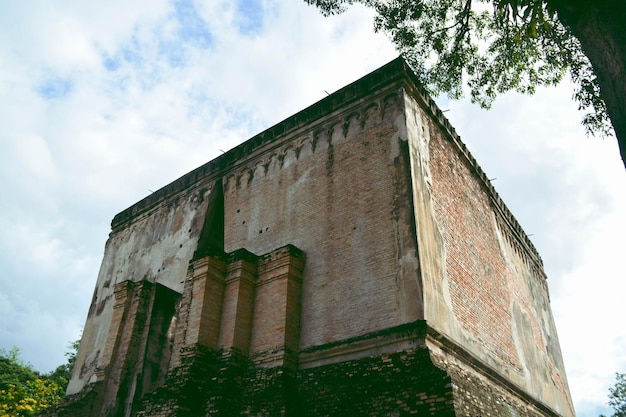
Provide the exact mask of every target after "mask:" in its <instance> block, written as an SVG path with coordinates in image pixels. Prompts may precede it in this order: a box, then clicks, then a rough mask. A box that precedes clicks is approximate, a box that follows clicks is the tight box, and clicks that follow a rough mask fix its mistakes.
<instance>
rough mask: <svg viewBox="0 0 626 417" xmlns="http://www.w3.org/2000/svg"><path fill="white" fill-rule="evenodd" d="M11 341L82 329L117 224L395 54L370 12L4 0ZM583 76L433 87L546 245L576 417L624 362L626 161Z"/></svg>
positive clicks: (2, 282) (39, 355)
mask: <svg viewBox="0 0 626 417" xmlns="http://www.w3.org/2000/svg"><path fill="white" fill-rule="evenodd" d="M0 28H2V29H0V175H1V179H2V188H1V190H0V213H1V216H0V267H1V272H0V274H1V275H0V348H4V349H9V348H11V347H12V346H17V347H19V348H20V349H21V351H22V358H23V359H24V360H26V361H28V362H30V363H32V365H33V366H34V367H35V368H36V369H38V370H41V371H50V370H52V369H54V368H55V367H56V366H57V365H59V364H61V363H63V362H64V361H65V358H64V352H65V351H66V350H67V345H68V343H69V342H70V341H73V340H76V339H77V338H78V337H79V336H80V331H81V329H82V327H83V325H84V321H85V318H86V315H87V309H88V307H89V303H90V300H91V295H92V292H93V288H94V285H95V280H96V277H97V274H98V269H99V265H100V261H101V258H102V255H103V250H104V243H105V241H106V239H107V236H108V233H109V231H110V221H111V219H112V218H113V216H114V215H115V214H116V213H118V212H120V211H121V210H123V209H125V208H126V207H128V206H130V205H131V204H133V203H134V202H136V201H138V200H139V199H141V198H143V197H145V196H146V195H148V194H150V192H151V191H154V190H156V189H158V188H160V187H162V186H164V185H166V184H167V183H169V182H171V181H172V180H174V179H176V178H178V177H179V176H181V175H183V174H185V173H186V172H188V171H190V170H191V169H193V168H195V167H197V166H199V165H201V164H203V163H204V162H207V161H209V160H211V159H213V158H215V157H216V156H218V155H220V154H221V153H222V151H225V150H228V149H230V148H232V147H234V146H236V145H238V144H239V143H241V142H243V141H244V140H246V139H248V138H249V137H251V136H252V135H254V134H255V133H258V132H260V131H261V130H263V129H265V128H267V127H269V126H271V125H273V124H274V123H276V122H278V121H280V120H282V119H284V118H285V117H287V116H289V115H291V114H293V113H296V112H297V111H299V110H301V109H303V108H304V107H306V106H308V105H310V104H312V103H313V102H315V101H317V100H319V99H321V98H323V97H324V96H325V95H326V93H325V91H328V92H332V91H335V90H337V89H338V88H341V87H342V86H344V85H345V84H348V83H350V82H352V81H354V80H356V79H357V78H359V77H361V76H363V75H365V74H367V73H368V72H370V71H371V70H373V69H375V68H377V67H379V66H381V65H383V64H385V63H386V62H388V61H389V60H391V59H393V58H395V57H396V55H397V54H396V52H395V50H394V48H393V45H391V44H390V42H389V41H388V40H387V39H386V37H385V36H384V35H375V34H373V31H372V15H371V14H370V13H369V12H368V11H367V10H365V9H361V8H353V9H352V10H351V11H350V12H349V13H347V14H345V15H342V16H338V17H333V18H324V17H322V16H320V15H319V14H318V12H317V11H316V10H315V9H314V8H312V7H309V6H307V5H306V4H304V2H301V1H298V0H295V1H294V0H264V1H261V0H243V1H232V0H229V1H219V0H204V1H196V2H194V1H193V0H182V1H169V0H134V1H132V2H129V1H126V0H123V1H122V0H109V1H106V2H85V1H81V0H74V1H70V0H67V1H61V0H59V1H45V0H41V1H24V0H22V1H19V2H18V1H14V2H8V1H4V2H1V3H0ZM571 95H572V89H571V86H569V85H567V84H563V85H561V86H559V87H558V88H552V89H549V90H540V91H539V92H538V93H537V95H535V96H533V97H524V96H519V95H515V94H508V95H505V96H502V97H500V98H499V99H498V100H497V101H496V103H495V105H494V107H493V108H492V109H491V110H489V111H485V110H481V109H479V108H477V107H476V106H473V105H471V104H470V103H469V102H468V101H463V100H462V101H454V102H452V101H448V100H447V99H445V98H440V99H438V102H439V104H440V106H441V107H442V109H444V110H447V111H446V113H445V114H446V116H448V118H449V119H450V120H451V122H452V124H453V125H454V126H455V128H456V130H457V132H458V133H459V134H460V135H461V138H462V139H463V141H464V142H465V143H466V144H467V145H468V147H469V149H470V151H471V152H472V153H473V155H474V156H475V157H476V158H477V160H478V162H479V164H480V165H481V166H482V167H483V169H484V170H485V172H486V173H487V175H488V176H489V177H490V178H492V179H493V178H495V179H494V180H493V183H494V185H495V187H496V189H497V190H498V192H499V193H500V195H501V196H502V197H503V199H504V201H505V202H506V203H507V205H508V206H509V207H510V209H511V211H512V212H513V214H514V215H515V216H516V217H517V219H518V220H519V222H520V223H521V224H522V226H523V227H524V229H525V230H526V232H527V233H528V234H529V235H530V237H531V239H532V240H533V242H534V243H535V245H536V246H537V248H538V250H539V252H540V253H541V255H542V258H543V261H544V265H545V270H546V272H547V275H548V282H549V288H550V294H551V300H552V308H553V312H554V315H555V318H556V323H557V328H558V330H559V337H560V341H561V348H562V351H563V356H564V360H565V366H566V369H567V374H568V379H569V384H570V389H571V393H572V396H573V399H574V403H575V406H576V410H577V413H578V416H579V417H587V416H590V417H591V416H594V417H597V416H598V414H599V413H600V412H604V413H608V412H609V411H610V410H609V409H607V408H606V406H605V403H606V401H607V392H608V391H607V390H608V387H609V386H611V385H612V384H613V383H614V373H615V372H616V371H622V372H626V355H625V353H626V326H625V325H624V318H626V302H625V300H624V295H625V294H626V283H625V281H624V272H623V266H622V263H623V262H622V261H623V260H622V259H621V258H622V257H623V256H624V253H623V252H624V244H623V237H624V235H626V219H625V218H624V214H626V172H625V170H624V167H623V165H622V163H621V161H620V160H619V157H618V150H617V145H616V142H615V140H614V139H612V138H609V139H605V140H602V139H598V138H588V137H586V136H585V134H584V130H583V128H582V127H581V126H580V120H581V117H582V116H581V114H579V113H578V112H577V110H576V104H575V103H574V102H572V101H571Z"/></svg>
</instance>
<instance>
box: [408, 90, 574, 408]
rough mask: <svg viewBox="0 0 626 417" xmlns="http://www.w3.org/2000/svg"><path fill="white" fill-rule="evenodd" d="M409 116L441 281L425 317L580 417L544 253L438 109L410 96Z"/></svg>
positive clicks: (428, 289)
mask: <svg viewBox="0 0 626 417" xmlns="http://www.w3.org/2000/svg"><path fill="white" fill-rule="evenodd" d="M426 109H428V108H426ZM437 111H438V110H437ZM407 112H408V113H413V115H411V114H409V116H408V117H407V118H408V122H407V124H408V125H409V130H410V125H411V123H413V124H414V125H415V128H414V131H413V133H414V134H415V135H416V136H418V137H414V138H413V139H412V140H413V141H414V142H417V145H415V147H418V148H419V151H420V153H419V157H414V158H413V161H414V163H415V166H414V171H416V172H418V174H417V175H416V177H417V182H419V185H418V186H417V187H416V189H418V190H420V191H421V194H418V196H417V198H418V199H420V200H421V201H420V202H419V203H417V205H418V206H419V205H420V204H421V206H422V207H423V208H424V212H425V213H426V215H425V216H422V217H428V218H429V219H430V222H425V221H423V219H422V220H421V221H422V222H423V224H424V225H425V226H427V227H423V228H422V232H424V234H425V235H426V236H420V238H421V240H420V244H422V245H424V244H425V243H427V244H428V245H429V246H430V251H431V253H427V255H429V257H430V260H431V263H432V264H433V265H436V267H435V268H433V270H434V271H436V273H435V274H432V275H433V276H435V277H436V278H433V277H432V276H431V277H425V303H426V304H427V307H426V311H427V314H426V317H425V318H426V320H427V321H428V322H429V323H430V325H431V326H433V328H435V329H437V330H438V331H440V332H441V333H442V334H444V335H445V336H446V337H449V338H450V339H451V340H452V341H454V342H455V343H458V344H459V345H461V346H463V348H464V349H466V350H467V351H469V352H471V353H472V354H473V355H476V357H478V358H480V360H481V361H483V362H484V363H485V364H487V365H488V366H489V367H491V368H492V369H495V370H496V372H499V373H501V374H502V375H505V376H506V378H507V379H508V380H510V381H511V382H512V383H514V384H517V385H518V386H520V387H523V389H524V390H526V391H527V392H528V393H530V394H531V396H532V397H533V398H535V399H536V400H538V401H540V402H543V403H544V404H550V405H551V407H554V409H555V410H556V411H557V412H559V413H564V414H566V415H573V414H574V411H573V407H572V404H571V400H570V397H569V389H568V387H567V383H566V382H565V381H566V379H565V371H564V366H563V363H562V359H561V354H560V350H559V345H558V339H557V338H556V329H555V325H554V320H553V318H552V314H551V310H550V306H549V296H548V289H547V282H546V277H545V274H544V273H543V265H542V263H541V259H540V257H539V255H538V254H537V252H536V250H535V248H534V247H533V246H532V243H531V242H530V240H529V239H528V237H527V236H526V235H525V234H524V232H523V231H522V230H521V227H520V226H519V225H518V224H517V221H516V220H515V219H514V217H513V216H512V215H511V214H510V212H509V211H508V209H507V208H506V206H505V205H504V203H502V201H501V200H500V198H499V196H498V195H497V193H496V192H495V190H494V189H493V187H492V186H491V184H490V183H489V181H488V179H487V178H486V176H485V174H484V173H483V172H482V170H481V169H480V168H479V167H478V165H477V164H476V161H475V160H474V159H473V157H472V156H471V155H470V154H469V152H468V151H467V149H466V148H465V145H463V144H462V143H461V142H460V139H459V138H458V136H456V134H455V133H454V132H453V130H450V128H449V127H448V126H446V125H445V123H444V122H445V121H444V119H443V117H442V116H441V114H440V112H439V114H436V113H435V114H434V117H432V116H429V115H428V110H425V109H424V108H423V107H420V105H419V104H417V101H416V99H415V98H412V97H408V98H407ZM415 132H417V133H415ZM419 222H420V220H418V223H419ZM418 233H419V231H418ZM433 259H434V260H433ZM429 278H430V279H431V283H429V282H428V279H429ZM434 281H436V283H434ZM434 293H436V294H434ZM429 303H430V304H437V305H438V306H439V307H438V309H437V308H432V309H431V308H430V306H429ZM439 313H441V314H439Z"/></svg>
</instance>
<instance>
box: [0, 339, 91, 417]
mask: <svg viewBox="0 0 626 417" xmlns="http://www.w3.org/2000/svg"><path fill="white" fill-rule="evenodd" d="M79 343H80V342H79V341H76V342H73V343H72V344H71V345H70V348H71V350H70V351H69V352H67V353H66V354H65V356H66V357H67V358H68V360H67V362H66V363H65V364H63V365H59V366H58V367H57V368H56V369H55V370H54V371H52V372H50V373H49V374H40V373H39V372H37V371H35V370H34V369H33V367H32V366H31V365H30V364H28V363H25V362H24V361H22V360H21V359H20V352H19V349H17V348H15V347H14V348H12V349H10V350H9V351H5V350H4V349H0V417H23V416H24V417H30V416H34V415H35V414H37V412H38V411H40V410H41V409H43V408H47V407H50V406H52V405H54V404H57V403H58V402H59V401H60V400H61V398H62V397H63V395H64V394H65V389H66V387H67V383H68V382H69V378H70V375H71V372H72V368H73V366H74V361H75V359H76V352H77V350H78V344H79Z"/></svg>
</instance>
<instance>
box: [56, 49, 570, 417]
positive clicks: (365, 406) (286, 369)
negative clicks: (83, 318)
mask: <svg viewBox="0 0 626 417" xmlns="http://www.w3.org/2000/svg"><path fill="white" fill-rule="evenodd" d="M47 413H48V415H60V416H61V415H68V416H74V415H76V416H78V415H81V416H97V415H106V416H118V415H119V416H122V415H124V416H146V417H148V416H205V415H216V416H236V415H240V416H346V415H349V416H409V415H424V416H447V415H450V416H464V417H467V416H572V415H574V411H573V408H572V405H571V398H570V396H569V390H568V388H567V380H566V377H565V373H564V367H563V363H562V359H561V353H560V348H559V345H558V338H557V335H556V329H555V327H554V322H553V319H552V315H551V311H550V305H549V296H548V289H547V283H546V277H545V274H544V273H543V267H542V264H541V259H540V257H539V255H538V254H537V252H536V250H535V249H534V247H533V246H532V243H531V242H530V240H529V239H528V237H527V236H526V235H525V233H524V232H523V230H522V229H521V227H519V224H518V223H517V221H516V220H515V218H514V217H513V216H512V214H511V213H510V212H509V211H508V209H507V208H506V206H505V205H504V203H503V202H502V201H501V199H500V198H499V197H498V195H497V193H496V191H495V190H494V189H493V186H492V185H491V184H490V183H489V180H488V179H487V177H486V176H485V174H484V172H482V170H481V169H480V167H479V166H478V164H477V163H476V161H475V160H474V159H473V158H472V157H471V154H469V152H468V151H467V149H466V148H465V146H464V145H463V144H462V142H461V141H460V138H459V137H458V135H456V133H455V132H454V130H453V128H452V127H451V126H450V125H449V123H448V122H447V120H446V119H445V118H444V117H443V115H442V113H441V111H440V110H439V109H438V108H437V107H436V106H435V105H434V103H433V102H432V100H431V99H430V98H429V97H428V96H427V95H426V93H425V92H424V90H423V88H421V87H420V85H419V83H418V82H417V81H416V79H415V76H414V75H413V74H412V73H411V72H410V70H409V69H408V67H407V66H406V64H405V63H404V62H403V61H402V60H400V59H398V60H395V61H393V62H391V63H389V64H388V65H386V66H384V67H382V68H380V69H378V70H376V71H374V72H373V73H371V74H369V75H367V76H365V77H363V78H362V79H360V80H357V81H356V82H354V83H352V84H350V85H348V86H346V87H345V88H343V89H341V90H339V91H338V92H336V93H334V94H332V95H330V96H329V97H326V98H325V99H324V100H322V101H320V102H318V103H316V104H314V105H312V106H310V107H309V108H307V109H305V110H303V111H302V112H300V113H298V114H296V115H294V116H292V117H290V118H288V119H286V120H285V121H283V122H281V123H279V124H277V125H276V126H273V127H272V128H270V129H268V130H266V131H265V132H262V133H260V134H259V135H257V136H255V137H253V138H252V139H250V140H248V141H247V142H245V143H243V144H242V145H240V146H238V147H236V148H234V149H233V150H231V151H229V152H227V153H226V154H224V155H222V156H221V157H220V158H218V159H216V160H214V161H211V162H209V163H207V164H205V165H203V166H201V167H199V168H198V169H196V170H194V171H192V172H190V173H189V174H187V175H185V176H183V177H181V178H180V179H178V180H176V181H174V182H173V183H171V184H169V185H167V186H165V187H164V188H162V189H161V190H158V191H157V192H155V193H153V194H152V195H151V196H150V197H148V198H146V199H144V200H142V201H140V202H138V203H136V204H135V205H133V206H132V207H130V208H129V209H127V210H125V211H123V212H122V213H120V214H118V215H117V216H115V218H114V219H113V222H112V233H111V236H110V238H109V240H108V242H107V246H106V249H105V255H104V259H103V263H102V267H101V269H100V274H99V277H98V281H97V284H96V289H95V291H94V297H93V301H92V308H91V309H90V312H89V315H88V317H87V322H86V324H85V330H84V335H83V340H82V342H81V348H80V351H79V353H78V357H77V365H76V368H75V371H74V374H73V376H72V380H71V381H70V386H69V387H68V396H67V397H66V399H65V401H64V403H63V404H62V405H61V406H60V407H58V408H56V409H54V410H48V412H47Z"/></svg>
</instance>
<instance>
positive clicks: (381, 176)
mask: <svg viewBox="0 0 626 417" xmlns="http://www.w3.org/2000/svg"><path fill="white" fill-rule="evenodd" d="M400 94H401V91H400V90H398V89H397V88H396V89H392V90H387V91H383V92H377V93H376V94H373V95H371V96H369V97H367V98H364V99H363V100H361V101H360V102H358V103H357V104H356V105H355V106H351V107H348V108H345V109H342V110H341V111H339V112H335V113H333V114H330V115H328V116H326V117H324V118H322V119H321V120H319V121H318V122H316V123H314V124H312V125H310V126H307V127H306V129H305V130H302V131H300V132H297V133H296V134H295V135H294V137H293V138H290V139H289V140H288V141H285V142H284V143H282V144H277V147H276V148H274V149H270V150H267V151H266V152H264V153H263V154H260V155H258V156H257V157H254V158H250V160H249V161H247V162H246V164H245V165H243V166H241V167H239V168H238V169H237V170H233V172H232V174H229V175H227V176H225V180H224V181H225V186H224V201H225V203H224V204H225V210H224V211H225V230H227V231H228V233H227V235H226V236H225V249H226V250H227V251H229V250H234V249H236V248H239V247H245V248H246V249H248V250H250V251H251V252H254V253H265V252H266V251H268V250H270V249H272V248H274V247H276V246H277V245H283V244H287V243H291V244H294V245H295V246H298V247H299V248H301V249H302V250H303V251H304V252H305V253H306V254H307V264H306V267H305V271H304V274H303V276H304V279H303V283H302V291H303V299H302V331H301V338H300V347H301V348H306V347H309V346H313V345H319V344H323V343H328V342H331V341H334V340H341V339H344V338H349V337H352V336H356V335H359V334H364V333H367V332H371V331H375V330H379V329H383V328H386V327H389V326H394V325H397V324H399V323H401V322H404V321H408V320H415V319H417V318H418V314H419V306H420V305H421V300H420V298H419V291H418V290H417V289H416V288H417V286H418V275H417V260H416V258H415V248H414V244H415V243H414V240H413V248H412V250H413V252H409V250H408V249H407V248H405V247H402V246H401V245H400V244H399V243H398V241H399V240H402V239H405V238H404V236H403V235H405V234H407V233H410V231H408V230H406V229H407V227H406V225H408V224H411V222H412V220H411V219H410V218H406V217H404V218H403V217H401V216H399V215H398V214H397V213H396V212H394V207H395V206H397V205H399V204H400V203H398V201H399V200H402V201H404V203H403V204H406V201H407V200H409V198H410V197H409V195H408V194H403V193H400V192H399V191H398V184H399V183H405V182H406V178H405V175H406V173H405V172H404V171H403V170H402V169H401V167H398V165H397V159H398V158H399V157H400V149H399V146H400V145H399V143H400V135H401V133H402V123H403V117H404V116H403V108H402V102H401V100H400ZM411 214H412V213H411ZM405 215H407V213H405ZM411 257H412V259H413V261H412V262H413V263H412V265H413V270H412V271H411V270H409V268H407V270H404V271H403V270H402V266H401V263H402V262H409V261H407V259H411ZM407 298H408V301H406V300H407ZM409 310H410V311H411V312H412V313H410V314H408V313H407V311H409Z"/></svg>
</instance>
